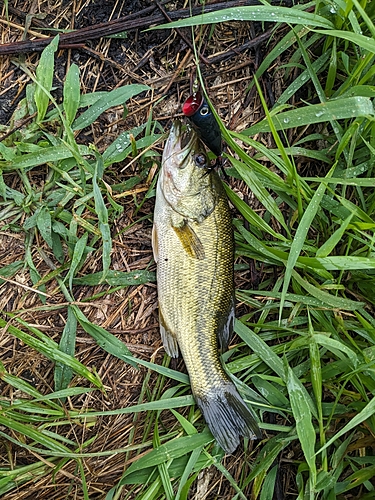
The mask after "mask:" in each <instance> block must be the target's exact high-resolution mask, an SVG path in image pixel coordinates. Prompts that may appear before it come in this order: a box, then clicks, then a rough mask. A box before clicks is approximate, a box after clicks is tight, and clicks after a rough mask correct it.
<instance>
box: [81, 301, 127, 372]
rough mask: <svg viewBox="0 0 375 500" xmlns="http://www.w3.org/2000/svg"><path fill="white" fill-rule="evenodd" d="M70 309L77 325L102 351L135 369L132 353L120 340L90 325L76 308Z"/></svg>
mask: <svg viewBox="0 0 375 500" xmlns="http://www.w3.org/2000/svg"><path fill="white" fill-rule="evenodd" d="M72 308H73V311H74V314H75V316H76V318H77V321H78V322H79V324H80V325H81V326H82V328H83V329H84V330H85V332H87V333H88V334H89V335H91V336H92V337H93V338H94V339H95V340H96V342H97V344H98V345H99V346H100V347H101V348H102V349H104V350H105V351H106V352H108V353H109V354H112V355H113V356H116V357H117V358H119V359H122V360H123V361H125V362H126V363H129V364H130V365H132V366H134V367H137V359H136V358H134V357H133V355H132V353H131V352H130V351H129V349H128V348H127V347H126V345H125V344H124V343H123V342H121V340H120V339H118V338H117V337H115V336H114V335H112V334H111V333H109V332H107V330H105V329H104V328H102V327H101V326H99V325H94V323H91V322H90V321H89V320H88V319H87V318H86V316H85V315H84V314H83V313H82V311H81V310H80V309H79V308H78V307H77V306H72Z"/></svg>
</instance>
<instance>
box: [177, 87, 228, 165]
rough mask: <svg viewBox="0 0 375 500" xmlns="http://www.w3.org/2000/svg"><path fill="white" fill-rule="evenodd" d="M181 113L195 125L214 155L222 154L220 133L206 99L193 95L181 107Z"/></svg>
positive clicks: (200, 95)
mask: <svg viewBox="0 0 375 500" xmlns="http://www.w3.org/2000/svg"><path fill="white" fill-rule="evenodd" d="M182 112H183V113H184V115H185V116H187V117H188V118H190V120H191V121H192V122H193V124H194V125H195V127H196V129H197V130H198V132H199V135H200V137H201V139H202V141H203V142H204V144H205V145H206V146H207V147H208V148H209V149H210V150H211V151H212V152H213V153H214V154H215V155H216V156H220V155H221V153H222V143H221V131H220V127H219V124H218V123H217V121H216V118H215V117H214V115H213V113H212V111H211V109H210V107H209V105H208V103H207V101H206V99H205V98H204V97H203V95H202V94H201V93H200V92H195V93H193V94H192V95H191V96H190V97H188V98H187V100H186V101H185V103H184V104H183V106H182Z"/></svg>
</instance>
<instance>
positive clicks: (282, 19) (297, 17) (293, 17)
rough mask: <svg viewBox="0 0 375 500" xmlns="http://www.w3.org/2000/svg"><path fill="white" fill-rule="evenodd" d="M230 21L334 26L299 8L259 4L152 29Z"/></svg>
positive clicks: (224, 10) (199, 16)
mask: <svg viewBox="0 0 375 500" xmlns="http://www.w3.org/2000/svg"><path fill="white" fill-rule="evenodd" d="M228 21H254V22H256V21H258V22H259V21H268V22H276V23H288V24H304V25H306V26H314V27H316V26H318V27H323V28H332V27H333V25H332V23H331V22H330V21H328V20H327V19H325V18H324V17H321V16H318V15H315V14H311V13H310V12H304V11H303V10H299V9H297V8H294V9H290V8H288V7H278V6H275V5H272V6H271V5H257V6H249V7H232V8H230V9H222V10H220V11H216V12H208V13H206V14H200V15H198V16H193V17H189V18H187V19H181V20H179V21H174V22H171V23H168V24H161V25H159V26H157V27H155V28H151V29H168V28H170V29H172V28H184V27H187V26H200V25H202V24H216V23H222V22H228Z"/></svg>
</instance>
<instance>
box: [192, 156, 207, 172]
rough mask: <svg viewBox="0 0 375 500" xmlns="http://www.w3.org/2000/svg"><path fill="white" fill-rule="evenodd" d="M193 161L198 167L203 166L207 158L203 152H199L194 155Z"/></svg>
mask: <svg viewBox="0 0 375 500" xmlns="http://www.w3.org/2000/svg"><path fill="white" fill-rule="evenodd" d="M194 162H195V164H196V166H197V167H199V168H205V167H206V165H207V158H206V155H204V154H203V153H199V154H197V155H195V156H194Z"/></svg>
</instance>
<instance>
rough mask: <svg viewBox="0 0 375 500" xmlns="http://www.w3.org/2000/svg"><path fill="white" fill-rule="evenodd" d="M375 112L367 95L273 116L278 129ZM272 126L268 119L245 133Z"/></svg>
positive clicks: (268, 128)
mask: <svg viewBox="0 0 375 500" xmlns="http://www.w3.org/2000/svg"><path fill="white" fill-rule="evenodd" d="M374 114H375V112H374V107H373V105H372V102H371V99H369V98H367V97H360V96H359V97H345V98H341V99H336V100H332V101H328V102H324V103H320V104H311V105H310V106H304V107H302V108H298V109H292V110H291V111H285V112H282V113H279V114H277V115H274V116H273V123H274V126H275V128H276V130H286V129H289V128H295V127H301V126H305V125H311V124H312V123H321V122H327V121H331V120H342V119H347V118H358V117H359V116H373V115H374ZM270 130H271V127H270V125H269V123H268V121H267V120H262V121H261V122H259V123H257V124H256V125H253V126H252V127H250V128H248V129H246V130H243V131H242V134H244V135H255V134H258V133H259V132H269V131H270Z"/></svg>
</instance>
